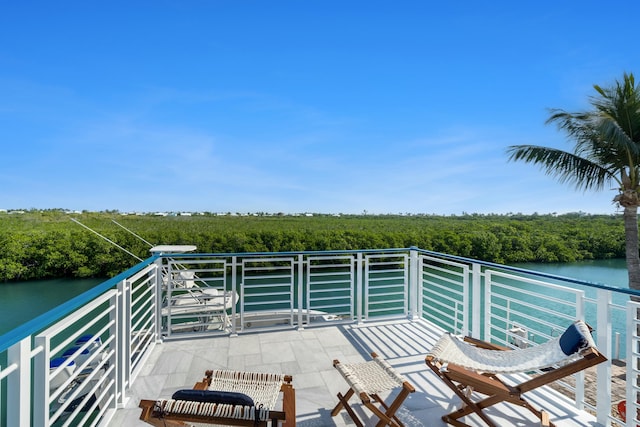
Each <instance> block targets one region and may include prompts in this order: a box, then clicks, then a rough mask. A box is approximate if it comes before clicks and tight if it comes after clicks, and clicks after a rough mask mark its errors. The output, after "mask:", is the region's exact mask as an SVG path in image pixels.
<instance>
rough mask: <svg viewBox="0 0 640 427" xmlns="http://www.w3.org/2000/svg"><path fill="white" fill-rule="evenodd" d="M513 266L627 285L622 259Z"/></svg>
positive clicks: (590, 280) (606, 283)
mask: <svg viewBox="0 0 640 427" xmlns="http://www.w3.org/2000/svg"><path fill="white" fill-rule="evenodd" d="M514 266H515V267H521V268H526V269H528V270H535V271H540V272H543V273H550V274H555V275H558V276H564V277H571V278H573V279H579V280H586V281H588V282H592V283H599V284H604V285H609V286H613V287H616V288H625V289H627V288H628V287H629V279H628V277H627V264H626V262H625V260H624V259H609V260H598V261H581V262H572V263H557V264H553V263H552V264H534V263H526V264H515V265H514Z"/></svg>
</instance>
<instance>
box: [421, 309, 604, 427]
mask: <svg viewBox="0 0 640 427" xmlns="http://www.w3.org/2000/svg"><path fill="white" fill-rule="evenodd" d="M606 360H607V358H606V357H604V356H603V355H602V354H601V353H600V352H599V351H598V349H597V348H596V346H595V343H594V341H593V338H592V337H591V332H590V328H589V326H587V325H586V324H585V323H584V322H582V321H577V322H575V323H573V324H572V325H571V326H569V328H567V330H566V331H565V332H564V333H563V334H562V335H561V336H559V337H557V338H555V339H552V340H549V341H547V342H546V343H544V344H540V345H537V346H532V347H528V348H523V349H514V350H511V349H507V348H504V347H500V346H497V345H494V344H490V343H487V342H484V341H480V340H476V339H472V338H469V337H467V338H465V339H464V340H463V339H460V338H458V337H455V336H453V335H450V334H445V335H443V336H442V337H441V338H440V339H439V340H438V342H437V343H436V344H435V345H434V347H433V349H432V350H431V351H430V352H429V354H428V355H427V357H426V363H427V365H428V366H429V367H430V368H431V369H432V370H433V372H435V373H436V374H437V375H438V376H439V377H440V379H442V381H444V383H445V384H447V385H448V386H449V387H450V388H451V389H452V390H453V391H454V392H455V394H456V395H457V396H458V397H459V398H460V399H461V400H462V402H463V407H462V408H460V409H458V410H457V411H454V412H452V413H450V414H447V415H445V416H443V417H442V419H443V421H445V422H446V423H448V424H451V425H454V426H468V424H465V423H463V422H461V421H460V419H461V418H463V417H465V416H467V415H471V414H474V413H475V414H476V415H478V416H479V417H480V418H481V419H482V420H483V421H484V422H485V423H486V424H487V425H489V426H491V427H494V426H496V424H495V423H494V422H493V421H492V420H491V418H489V416H487V415H486V414H485V413H484V412H483V410H484V409H486V408H488V407H490V406H493V405H496V404H498V403H501V402H507V403H511V404H514V405H518V406H522V407H524V408H527V409H528V410H529V411H531V412H532V413H533V414H535V415H536V416H537V417H538V418H539V419H540V421H541V424H542V425H549V426H553V425H554V424H553V423H551V422H550V421H549V420H548V414H547V413H546V412H544V411H540V410H537V409H536V408H534V407H533V406H531V405H530V404H529V403H528V402H527V401H526V400H525V399H524V398H523V396H522V395H523V394H524V393H526V392H528V391H531V390H534V389H536V388H538V387H541V386H544V385H546V384H549V383H551V382H553V381H556V380H558V379H561V378H564V377H566V376H568V375H571V374H575V373H577V372H580V371H582V370H584V369H586V368H588V367H591V366H594V365H597V364H598V363H601V362H604V361H606ZM540 369H542V370H543V371H542V373H541V374H540V375H537V376H533V377H528V379H527V380H525V381H524V382H522V383H520V384H517V385H508V384H507V383H506V382H505V381H504V380H502V379H501V378H499V376H498V375H500V374H514V373H528V372H532V371H535V370H540ZM471 392H478V393H480V394H481V395H484V396H486V397H484V398H482V399H480V400H477V401H474V400H473V399H472V397H473V396H472V393H471Z"/></svg>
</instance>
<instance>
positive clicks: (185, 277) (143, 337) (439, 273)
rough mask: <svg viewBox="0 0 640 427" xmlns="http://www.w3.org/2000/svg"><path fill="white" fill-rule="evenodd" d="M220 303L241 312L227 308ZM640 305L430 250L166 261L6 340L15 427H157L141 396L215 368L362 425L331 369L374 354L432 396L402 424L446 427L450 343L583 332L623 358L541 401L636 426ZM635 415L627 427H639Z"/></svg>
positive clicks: (4, 406) (306, 411) (405, 414)
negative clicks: (280, 378) (265, 382)
mask: <svg viewBox="0 0 640 427" xmlns="http://www.w3.org/2000/svg"><path fill="white" fill-rule="evenodd" d="M214 294H215V296H216V297H218V296H220V295H223V296H225V297H226V296H227V295H229V296H230V297H231V302H230V304H226V303H225V304H217V305H216V304H212V295H214ZM630 295H635V294H634V292H633V291H628V290H627V291H625V290H617V289H614V288H610V287H607V286H606V285H601V284H590V283H585V282H581V281H577V280H573V279H570V278H561V277H554V276H550V275H542V274H536V273H535V272H531V271H524V270H519V269H515V268H511V267H507V266H501V265H496V264H491V263H484V262H481V261H477V260H470V259H464V258H459V257H453V256H447V255H443V254H437V253H433V252H429V251H424V250H420V249H418V248H407V249H387V250H362V251H335V252H306V253H305V252H303V253H273V254H271V253H260V254H195V253H190V254H177V253H163V254H155V255H153V256H152V257H151V258H149V259H147V260H145V261H144V262H141V263H140V264H138V265H137V266H135V267H133V268H131V269H130V270H127V271H125V272H123V273H121V274H120V275H118V276H116V277H114V278H113V279H110V280H108V281H106V282H104V283H103V284H101V285H99V286H97V287H96V288H94V289H91V290H90V291H88V292H86V293H85V294H83V295H81V296H80V297H77V298H75V299H73V300H71V301H69V302H68V303H65V304H63V305H61V306H59V307H58V308H56V309H54V310H52V311H50V312H48V313H46V314H44V315H42V316H40V317H38V318H36V319H34V320H33V321H31V322H28V323H27V324H25V325H23V326H21V327H20V328H17V329H15V330H14V331H11V332H10V333H8V334H5V335H3V336H0V404H1V406H0V426H7V427H27V426H32V425H33V426H36V427H40V426H53V425H56V426H58V425H70V426H85V425H86V426H121V425H124V426H137V425H145V424H142V423H141V422H139V421H138V416H139V414H140V410H139V409H138V408H137V405H138V401H139V399H155V398H168V397H170V396H171V394H172V393H173V392H175V391H176V390H178V389H182V388H191V387H193V385H194V384H195V383H196V382H197V381H200V380H201V379H202V377H203V376H204V372H205V371H206V370H208V369H232V370H247V371H262V372H273V373H284V374H289V375H292V376H293V385H294V387H295V389H296V412H297V419H296V421H297V425H299V426H308V427H312V426H313V427H315V426H318V427H319V426H348V425H352V422H351V420H350V419H349V418H348V416H347V415H346V412H344V411H342V412H340V414H338V416H336V417H331V416H330V412H331V410H332V408H333V407H334V406H335V405H336V403H337V397H336V395H337V393H338V392H342V393H344V392H345V391H346V389H347V385H346V383H345V382H344V380H343V379H342V377H341V376H340V374H339V373H338V372H337V371H336V370H335V369H334V368H333V364H332V362H333V360H334V359H338V360H340V361H341V362H343V363H353V362H358V361H364V360H368V357H369V354H370V352H372V351H375V352H376V353H378V354H379V355H380V356H382V357H384V358H385V359H386V360H387V361H388V362H389V363H390V364H391V365H392V366H393V367H394V368H395V369H396V370H397V371H399V372H400V373H402V374H404V375H405V376H406V377H407V379H408V380H409V381H410V382H411V383H412V384H413V385H414V386H415V388H416V390H417V391H416V392H415V393H412V394H411V395H410V396H409V398H408V399H407V400H406V401H405V403H404V404H403V406H402V408H401V409H400V410H399V412H398V414H399V417H400V418H401V419H402V420H403V421H404V422H405V424H406V425H407V426H439V425H443V423H442V421H441V420H440V417H441V416H442V415H444V414H445V413H448V412H451V411H452V410H453V409H454V407H455V406H456V405H458V404H459V401H458V399H457V398H455V397H454V396H453V393H452V392H451V391H450V390H449V389H448V387H446V386H444V384H441V383H440V380H439V379H438V378H437V377H436V376H435V374H433V373H432V372H431V371H430V370H429V369H428V367H427V366H426V365H425V363H424V357H425V355H426V354H427V351H428V350H429V349H430V348H431V346H432V345H433V343H435V341H436V340H437V339H438V338H439V337H440V335H441V334H442V333H443V332H444V331H448V332H453V333H456V334H468V335H471V336H474V337H476V338H481V339H485V340H489V341H493V342H495V343H498V344H502V345H511V346H514V345H518V346H523V345H537V344H539V343H542V342H544V341H546V340H548V339H549V338H551V337H553V336H556V335H557V334H558V333H560V332H562V331H564V329H565V328H566V326H568V325H569V324H570V323H571V322H572V321H573V320H575V319H583V320H586V321H587V322H588V323H589V324H590V325H592V326H593V327H594V328H595V332H594V339H595V341H596V344H597V346H598V348H599V350H600V351H601V352H603V353H604V354H605V355H606V356H607V357H608V358H609V359H610V360H609V361H608V362H607V363H601V364H600V365H598V366H597V367H596V368H595V369H594V373H595V374H597V376H595V377H594V379H593V382H588V381H585V378H584V375H577V376H575V378H574V383H573V384H575V385H572V384H565V385H564V391H563V394H559V393H558V392H556V391H552V390H551V389H549V388H548V387H545V388H543V389H541V390H539V391H536V392H532V393H531V395H530V396H529V401H531V403H532V404H533V405H534V406H537V407H540V408H543V409H545V410H546V411H547V412H548V413H549V414H550V418H551V420H552V421H553V422H554V423H556V425H558V426H585V427H587V426H589V427H593V426H597V425H601V426H613V425H625V424H624V423H623V422H622V420H621V419H620V417H619V415H618V414H617V413H616V412H615V411H612V408H613V407H615V406H616V404H617V403H618V401H619V400H621V399H625V398H626V401H627V402H631V403H629V404H628V405H627V412H628V414H636V413H637V410H638V408H637V405H636V404H635V402H637V401H638V396H639V395H640V393H639V391H638V387H637V386H636V385H635V384H637V382H636V381H627V382H626V386H625V387H626V388H625V387H623V388H624V393H622V394H620V393H613V397H612V391H613V390H612V382H613V381H612V362H613V361H612V359H622V364H623V365H624V366H626V371H625V375H626V378H634V379H635V378H637V377H638V375H639V371H638V369H637V366H639V363H638V362H639V360H638V359H639V357H640V351H639V349H640V345H639V342H640V340H639V338H638V333H637V330H638V326H639V325H640V318H639V317H638V307H640V305H639V304H637V303H634V302H631V301H630V300H629V296H630ZM185 300H188V301H190V302H189V303H188V304H185V303H184V301H185ZM176 301H180V303H177V302H176ZM186 308H190V310H186V311H185V309H186ZM87 336H88V337H89V338H88V339H86V337H87ZM616 337H620V340H619V341H618V340H616ZM82 338H85V339H84V340H82ZM618 342H619V343H621V347H622V350H621V353H620V354H617V353H616V351H617V349H618V347H619V346H618V345H617V344H618ZM69 348H73V349H74V350H73V351H72V352H71V353H69V356H67V359H64V362H63V363H62V364H61V365H55V367H54V364H52V361H53V360H54V359H59V358H60V356H61V355H62V354H63V352H65V351H66V350H68V349H69ZM87 350H91V351H87ZM86 353H89V354H88V355H87V354H86ZM616 362H617V363H618V364H619V363H621V361H620V360H618V361H616ZM72 368H73V369H72ZM565 395H566V396H570V397H565ZM352 401H354V402H355V399H354V398H352ZM73 402H75V403H73ZM356 406H357V405H356ZM589 413H591V414H593V415H590V414H589ZM489 414H491V415H492V416H493V417H494V418H495V419H496V420H497V423H498V424H499V425H504V426H520V425H522V426H524V425H533V424H532V423H533V422H534V420H533V419H532V418H529V414H527V413H525V412H523V411H522V410H521V408H511V407H509V406H507V405H505V404H501V405H497V406H496V407H495V408H492V409H491V410H490V412H489ZM361 415H362V418H364V419H369V418H370V415H371V414H369V413H367V412H365V411H362V413H361ZM633 418H635V417H633V416H630V417H629V419H628V420H627V421H626V425H627V426H636V424H640V423H639V422H638V421H637V420H635V419H633ZM467 422H470V423H472V424H473V423H474V422H475V421H474V420H473V417H469V420H467ZM474 425H481V424H479V422H477V423H476V424H474Z"/></svg>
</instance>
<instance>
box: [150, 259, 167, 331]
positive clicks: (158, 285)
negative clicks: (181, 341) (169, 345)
mask: <svg viewBox="0 0 640 427" xmlns="http://www.w3.org/2000/svg"><path fill="white" fill-rule="evenodd" d="M155 266H156V270H155V272H156V281H155V289H154V292H153V301H154V303H155V309H156V315H155V323H156V334H155V337H154V339H155V341H156V342H157V343H158V342H161V341H162V283H163V281H164V277H162V274H163V272H162V257H158V259H157V260H156V261H155Z"/></svg>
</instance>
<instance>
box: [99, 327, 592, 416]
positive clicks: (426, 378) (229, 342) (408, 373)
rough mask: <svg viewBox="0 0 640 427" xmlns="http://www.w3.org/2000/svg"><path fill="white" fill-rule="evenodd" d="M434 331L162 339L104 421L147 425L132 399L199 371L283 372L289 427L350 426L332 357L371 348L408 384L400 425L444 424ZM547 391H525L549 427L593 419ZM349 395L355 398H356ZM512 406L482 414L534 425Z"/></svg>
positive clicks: (349, 357)
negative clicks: (121, 404)
mask: <svg viewBox="0 0 640 427" xmlns="http://www.w3.org/2000/svg"><path fill="white" fill-rule="evenodd" d="M440 334H441V331H440V330H438V328H436V327H434V326H433V325H431V324H429V323H426V322H423V321H413V322H412V321H408V320H402V321H388V322H379V323H367V324H364V325H352V324H348V325H347V324H338V325H333V326H322V327H308V328H306V329H303V330H297V329H290V330H284V331H283V330H280V331H269V332H261V333H243V334H240V335H239V336H236V337H228V336H219V337H210V338H193V339H181V340H170V341H165V342H164V343H162V344H159V345H157V346H156V347H155V349H154V350H153V353H152V355H151V357H150V359H149V360H148V362H147V364H146V365H145V367H144V369H143V371H142V372H141V373H140V375H139V376H138V378H137V379H136V381H135V383H134V385H133V387H132V389H131V390H130V392H129V400H128V402H127V405H126V407H125V408H123V409H120V410H118V411H117V413H116V415H115V416H114V418H113V419H112V421H111V423H110V426H134V427H135V426H147V424H146V423H143V422H142V421H139V420H138V416H139V414H140V410H139V409H138V407H137V405H138V401H139V399H155V398H168V397H170V396H171V394H172V393H173V392H174V391H176V390H178V389H181V388H191V387H193V385H194V383H196V382H197V381H200V380H201V379H202V376H203V375H204V372H205V371H206V370H207V369H231V370H243V371H257V372H275V373H285V374H290V375H292V376H293V384H294V387H295V389H296V415H297V416H296V425H297V426H300V427H321V426H327V427H331V426H337V427H341V426H352V425H355V424H354V423H353V421H352V420H351V419H350V418H349V416H348V415H347V413H346V411H344V410H343V411H341V412H340V413H339V414H338V415H337V416H336V417H331V414H330V412H331V410H332V409H333V407H334V406H335V404H336V403H337V398H336V394H337V393H338V392H342V393H344V392H346V391H347V389H348V386H347V384H346V382H345V381H344V379H343V378H342V377H341V376H340V374H339V373H338V372H337V371H336V369H335V368H333V364H332V362H333V360H334V359H338V360H340V361H341V362H344V363H353V362H359V361H364V360H369V359H370V357H369V354H370V352H371V351H375V352H377V353H378V354H379V355H380V356H382V357H384V358H385V359H386V360H387V361H388V362H389V363H390V364H391V365H392V366H394V367H395V368H396V369H397V370H398V371H399V372H400V373H402V374H403V375H404V376H405V377H406V378H407V379H408V380H409V382H411V383H412V384H413V385H414V387H415V388H416V392H415V393H412V394H411V395H410V396H409V397H408V398H407V400H405V403H404V404H403V406H402V407H401V409H400V410H399V411H398V414H399V417H400V419H401V420H402V421H403V422H404V423H405V425H406V426H407V427H411V426H416V427H419V426H444V425H445V424H444V423H443V422H442V420H441V419H440V417H441V416H442V415H444V414H445V413H447V412H450V411H452V410H453V409H454V408H455V406H456V405H458V404H459V401H458V399H457V398H456V397H455V396H454V395H453V393H452V392H451V391H450V390H449V389H448V388H447V387H446V386H444V384H442V383H441V381H440V380H439V379H438V378H437V376H436V375H435V374H433V373H432V372H431V371H430V370H429V369H428V368H427V366H426V365H425V364H424V356H425V354H426V353H427V351H428V350H429V349H430V348H431V346H432V345H433V343H434V342H435V341H436V339H437V338H438V337H439V336H440ZM549 393H550V392H549V391H544V392H537V393H535V394H533V393H531V396H529V400H530V401H531V402H532V403H533V404H534V406H538V407H541V406H544V407H545V409H546V410H547V411H548V412H549V413H550V414H551V420H552V421H553V422H554V423H556V425H558V426H594V425H596V423H595V420H594V418H593V417H591V416H589V415H588V414H586V413H584V412H578V411H576V410H575V409H571V408H570V406H569V405H567V403H566V400H565V399H564V398H562V397H560V396H559V395H550V394H549ZM551 393H553V392H551ZM392 394H393V392H392ZM389 397H390V398H393V396H391V395H390V396H389ZM351 401H352V403H356V402H357V400H356V398H352V400H351ZM354 407H355V408H356V411H357V412H358V413H359V414H360V415H361V416H362V418H363V419H364V421H365V423H366V424H367V426H368V425H375V421H376V420H375V419H374V418H372V417H371V413H370V412H368V411H364V410H363V408H361V407H360V405H357V404H356V405H354ZM519 409H520V408H512V407H510V406H507V405H498V406H497V407H495V408H494V409H492V411H491V412H490V414H491V416H492V417H494V420H495V422H496V423H497V424H498V425H500V426H529V425H537V424H536V423H535V422H534V419H532V418H531V417H528V414H526V413H523V412H522V411H521V410H519ZM466 422H467V423H469V424H471V425H474V426H475V425H478V426H479V425H483V424H480V423H479V422H478V421H477V420H476V419H473V417H467V419H466Z"/></svg>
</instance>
